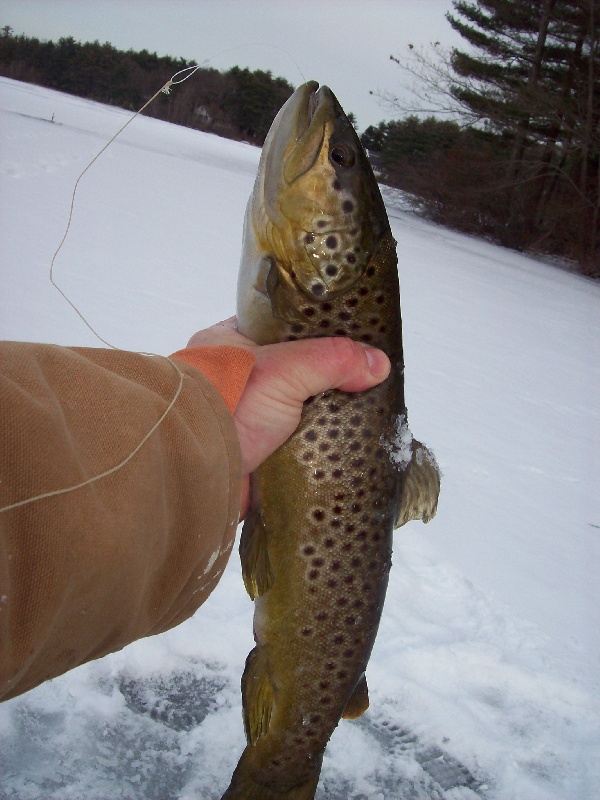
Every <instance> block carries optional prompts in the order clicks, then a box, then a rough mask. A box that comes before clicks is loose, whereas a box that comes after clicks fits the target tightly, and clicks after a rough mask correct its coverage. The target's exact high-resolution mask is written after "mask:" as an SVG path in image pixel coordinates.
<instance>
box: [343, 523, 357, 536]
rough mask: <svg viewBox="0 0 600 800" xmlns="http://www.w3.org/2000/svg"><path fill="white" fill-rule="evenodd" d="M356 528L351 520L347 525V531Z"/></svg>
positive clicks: (349, 531) (350, 531)
mask: <svg viewBox="0 0 600 800" xmlns="http://www.w3.org/2000/svg"><path fill="white" fill-rule="evenodd" d="M354 528H355V526H354V525H353V524H352V523H351V522H349V523H348V525H346V528H345V531H346V533H352V531H353V530H354Z"/></svg>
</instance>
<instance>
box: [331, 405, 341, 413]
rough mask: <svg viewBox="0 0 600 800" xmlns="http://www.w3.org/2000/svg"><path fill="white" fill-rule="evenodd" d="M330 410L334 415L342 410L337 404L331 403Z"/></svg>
mask: <svg viewBox="0 0 600 800" xmlns="http://www.w3.org/2000/svg"><path fill="white" fill-rule="evenodd" d="M328 408H329V410H330V411H331V413H332V414H337V412H338V411H339V410H340V407H339V406H338V404H337V403H329V406H328Z"/></svg>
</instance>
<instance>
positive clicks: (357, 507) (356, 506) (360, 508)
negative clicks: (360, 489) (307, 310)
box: [352, 503, 362, 514]
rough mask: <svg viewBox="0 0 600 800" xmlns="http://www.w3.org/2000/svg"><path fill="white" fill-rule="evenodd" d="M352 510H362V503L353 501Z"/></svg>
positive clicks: (354, 511)
mask: <svg viewBox="0 0 600 800" xmlns="http://www.w3.org/2000/svg"><path fill="white" fill-rule="evenodd" d="M352 511H353V513H354V514H357V513H358V512H359V511H362V506H361V504H360V503H352Z"/></svg>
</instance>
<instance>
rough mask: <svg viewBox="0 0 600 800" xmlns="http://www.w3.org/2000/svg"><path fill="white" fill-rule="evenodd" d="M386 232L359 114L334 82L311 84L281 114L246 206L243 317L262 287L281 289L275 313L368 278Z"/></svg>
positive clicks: (271, 290)
mask: <svg viewBox="0 0 600 800" xmlns="http://www.w3.org/2000/svg"><path fill="white" fill-rule="evenodd" d="M386 234H389V222H388V219H387V214H386V212H385V207H384V204H383V200H382V198H381V194H380V192H379V187H378V186H377V182H376V180H375V177H374V175H373V172H372V169H371V166H370V164H369V162H368V160H367V157H366V155H365V152H364V150H363V148H362V145H361V143H360V140H359V139H358V136H357V135H356V131H355V130H354V127H353V125H352V123H351V122H350V121H349V119H348V117H347V116H346V115H345V113H344V111H343V110H342V107H341V106H340V104H339V102H338V101H337V99H336V97H335V95H334V94H333V92H332V91H331V90H330V89H329V88H328V87H327V86H322V87H320V88H319V84H318V83H316V82H315V81H309V82H308V83H305V84H303V85H302V86H300V87H299V88H298V89H297V90H296V91H295V92H294V94H293V95H292V96H291V97H290V98H289V99H288V101H287V102H286V103H285V104H284V105H283V107H282V108H281V110H280V111H279V113H278V114H277V116H276V117H275V119H274V121H273V124H272V126H271V129H270V131H269V133H268V135H267V138H266V140H265V144H264V147H263V152H262V156H261V161H260V165H259V169H258V175H257V179H256V183H255V186H254V190H253V192H252V195H251V197H250V201H249V204H248V209H247V214H246V229H245V240H244V252H243V254H242V265H241V270H240V283H239V286H238V318H240V305H241V306H242V308H241V316H242V324H243V316H244V304H246V305H250V306H252V300H251V298H250V295H249V293H250V294H251V292H252V290H254V291H256V292H258V293H259V294H260V293H262V294H263V295H265V296H267V297H269V298H270V299H271V301H272V300H273V296H274V294H275V292H276V290H279V299H278V303H277V304H275V307H274V304H273V302H271V312H272V314H273V315H274V316H278V315H280V313H279V312H278V308H279V309H281V308H282V307H283V308H285V306H286V305H288V306H292V307H293V306H294V305H295V306H297V305H298V304H300V303H301V302H303V299H304V300H305V299H306V298H307V297H308V298H310V299H312V300H322V301H325V300H328V299H330V298H332V297H336V296H338V295H340V294H342V293H343V292H345V291H347V290H348V289H350V288H351V287H352V286H353V285H354V284H355V283H356V282H357V281H358V280H359V279H360V278H361V276H362V275H363V273H364V271H365V269H366V267H367V264H368V263H369V261H370V259H371V257H372V255H373V253H374V252H375V251H376V249H377V246H378V243H379V242H380V240H381V239H382V237H383V236H384V235H386ZM244 293H245V299H242V300H241V303H240V297H241V296H242V294H244ZM282 297H283V299H284V302H282ZM257 304H258V305H259V306H260V305H261V303H260V301H259V300H258V301H257ZM263 305H266V304H264V303H263Z"/></svg>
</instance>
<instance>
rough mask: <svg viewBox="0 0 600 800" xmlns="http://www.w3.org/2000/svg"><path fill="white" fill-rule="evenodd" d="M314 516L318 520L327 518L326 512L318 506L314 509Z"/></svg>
mask: <svg viewBox="0 0 600 800" xmlns="http://www.w3.org/2000/svg"><path fill="white" fill-rule="evenodd" d="M313 517H314V518H315V519H318V520H322V519H325V512H324V511H323V509H321V508H317V509H315V510H314V511H313Z"/></svg>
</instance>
